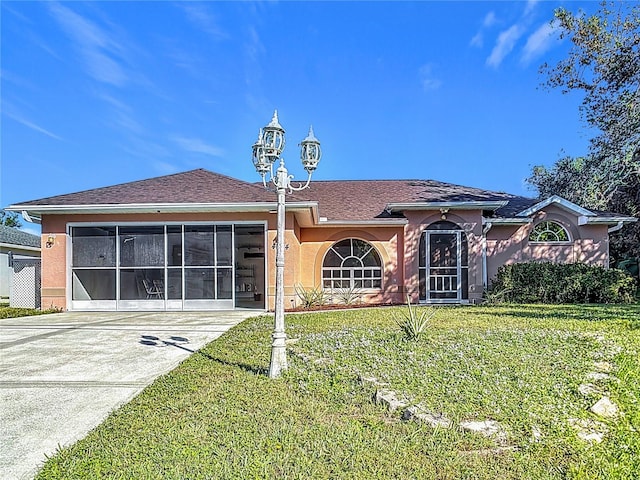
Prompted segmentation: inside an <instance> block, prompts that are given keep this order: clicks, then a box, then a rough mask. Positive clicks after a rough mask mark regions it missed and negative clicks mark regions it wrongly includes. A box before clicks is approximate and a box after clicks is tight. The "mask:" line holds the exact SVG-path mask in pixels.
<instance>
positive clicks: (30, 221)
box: [22, 210, 42, 225]
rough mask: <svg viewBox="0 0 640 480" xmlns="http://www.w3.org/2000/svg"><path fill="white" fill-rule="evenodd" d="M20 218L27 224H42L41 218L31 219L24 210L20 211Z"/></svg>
mask: <svg viewBox="0 0 640 480" xmlns="http://www.w3.org/2000/svg"><path fill="white" fill-rule="evenodd" d="M22 218H24V219H25V220H26V221H27V222H29V223H36V224H38V225H39V224H40V223H42V219H41V218H39V217H32V216H31V215H29V212H27V211H26V210H22Z"/></svg>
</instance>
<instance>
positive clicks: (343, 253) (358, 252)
mask: <svg viewBox="0 0 640 480" xmlns="http://www.w3.org/2000/svg"><path fill="white" fill-rule="evenodd" d="M322 286H323V288H327V289H332V288H381V287H382V262H381V261H380V255H379V254H378V252H377V251H376V249H375V248H373V245H371V244H370V243H368V242H365V241H364V240H359V239H357V238H347V239H346V240H341V241H339V242H337V243H334V244H333V246H332V247H331V248H330V249H329V251H328V252H327V254H326V255H325V257H324V261H323V262H322Z"/></svg>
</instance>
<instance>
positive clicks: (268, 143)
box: [253, 110, 321, 378]
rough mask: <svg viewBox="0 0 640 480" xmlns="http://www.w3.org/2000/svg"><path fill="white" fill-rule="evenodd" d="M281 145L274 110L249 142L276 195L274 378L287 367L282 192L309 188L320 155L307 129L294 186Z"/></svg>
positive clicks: (265, 180) (281, 133)
mask: <svg viewBox="0 0 640 480" xmlns="http://www.w3.org/2000/svg"><path fill="white" fill-rule="evenodd" d="M284 145H285V138H284V129H283V128H282V126H281V125H280V123H279V122H278V111H277V110H276V111H275V112H274V114H273V118H272V119H271V122H270V123H269V124H268V125H267V126H266V127H264V128H261V129H260V134H259V136H258V140H257V141H256V143H254V144H253V164H254V166H255V167H256V171H257V172H258V173H259V174H260V176H261V177H262V184H263V185H264V186H265V188H270V186H269V185H268V184H269V183H270V184H272V185H273V187H271V189H272V190H275V192H276V194H277V195H278V210H277V214H278V215H277V222H278V223H277V234H276V299H275V318H274V331H273V335H272V339H273V343H272V344H271V363H270V365H269V377H270V378H278V377H279V376H280V374H281V373H282V371H283V370H286V369H287V349H286V340H287V334H286V332H285V326H284V265H285V262H284V251H285V249H286V245H285V239H284V232H285V220H286V217H285V213H286V208H285V200H286V194H287V193H291V192H293V191H299V190H304V189H305V188H308V187H309V183H310V182H311V175H312V174H313V171H314V170H315V169H316V167H317V166H318V162H319V161H320V156H321V152H320V142H319V141H318V139H317V138H316V137H315V136H314V135H313V128H310V129H309V134H308V135H307V137H306V138H305V139H304V140H303V141H302V142H301V143H300V147H301V151H300V159H301V161H302V165H303V167H304V169H305V170H306V171H307V174H308V177H307V182H306V183H305V184H301V185H299V186H297V187H294V186H293V185H292V183H291V180H292V179H293V176H292V175H289V172H288V171H287V168H286V167H285V165H284V159H283V158H282V157H281V154H282V151H283V150H284ZM276 160H279V165H278V169H277V170H276V171H275V175H274V171H273V165H274V163H275V161H276Z"/></svg>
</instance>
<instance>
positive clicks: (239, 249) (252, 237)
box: [235, 225, 266, 309]
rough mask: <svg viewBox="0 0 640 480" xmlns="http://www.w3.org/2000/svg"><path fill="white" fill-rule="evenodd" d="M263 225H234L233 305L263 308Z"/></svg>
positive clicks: (264, 279)
mask: <svg viewBox="0 0 640 480" xmlns="http://www.w3.org/2000/svg"><path fill="white" fill-rule="evenodd" d="M264 245H265V231H264V225H236V227H235V306H236V308H255V309H264V308H265V301H266V298H265V296H266V295H265V291H266V289H265V284H266V276H265V251H264Z"/></svg>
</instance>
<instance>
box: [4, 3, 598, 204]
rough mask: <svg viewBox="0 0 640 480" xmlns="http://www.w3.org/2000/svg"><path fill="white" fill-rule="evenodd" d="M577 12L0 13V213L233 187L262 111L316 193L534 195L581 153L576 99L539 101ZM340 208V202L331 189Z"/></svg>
mask: <svg viewBox="0 0 640 480" xmlns="http://www.w3.org/2000/svg"><path fill="white" fill-rule="evenodd" d="M563 5H564V6H566V7H567V8H569V9H571V10H573V11H576V10H577V9H578V8H584V9H586V10H587V11H593V10H595V9H596V8H597V4H596V3H593V2H557V1H539V2H535V1H511V2H509V1H502V2H484V1H472V2H430V1H422V2H286V1H285V2H213V1H211V2H205V1H202V2H86V3H84V2H66V3H57V2H12V1H3V2H2V3H1V5H0V9H1V10H0V11H1V22H2V25H1V27H2V28H1V35H2V37H1V40H2V52H1V53H2V56H1V59H0V62H1V75H2V76H1V88H2V90H1V100H2V104H1V105H2V117H1V121H2V124H1V140H2V144H1V154H2V165H1V166H2V169H1V175H2V178H1V189H2V192H1V198H0V200H1V204H2V207H5V206H7V205H9V204H14V203H19V202H22V201H26V200H33V199H38V198H42V197H46V196H50V195H57V194H63V193H70V192H75V191H80V190H86V189H90V188H95V187H100V186H105V185H112V184H117V183H123V182H128V181H133V180H138V179H143V178H149V177H154V176H158V175H165V174H169V173H175V172H180V171H186V170H191V169H194V168H206V169H209V170H213V171H216V172H220V173H223V174H226V175H230V176H233V177H237V178H240V179H242V180H247V181H257V180H259V177H258V176H257V174H256V173H255V171H254V169H253V165H252V163H251V145H252V143H253V142H254V141H255V140H256V138H257V134H258V129H259V128H260V127H262V126H264V125H265V124H266V123H268V122H269V120H270V119H271V115H272V114H273V110H274V109H275V108H277V109H278V112H279V116H280V122H281V124H282V125H283V127H284V128H285V129H286V131H287V142H288V143H287V148H286V150H285V153H284V158H285V159H286V160H287V165H288V167H289V169H290V172H291V173H293V174H295V175H296V176H297V177H302V176H303V173H304V172H303V171H302V168H301V167H300V166H299V161H298V146H297V145H298V143H299V142H300V140H302V139H303V138H304V137H305V136H306V134H307V131H308V128H309V125H310V124H313V127H314V131H315V134H316V136H317V137H318V138H319V139H320V141H321V142H322V149H323V158H322V161H321V163H320V165H319V167H318V170H317V172H316V174H315V177H316V178H318V179H372V178H420V179H435V180H441V181H445V182H452V183H458V184H462V185H467V186H475V187H480V188H485V189H490V190H497V191H507V192H510V193H515V194H521V195H529V196H532V195H533V194H534V192H532V191H531V190H529V189H528V188H527V186H526V184H525V182H524V179H525V178H526V177H527V176H528V175H529V172H530V171H531V166H532V165H535V164H546V165H550V164H552V163H553V162H555V161H556V160H557V159H558V158H559V157H560V156H563V155H564V154H568V155H573V156H576V155H581V154H584V153H586V150H587V143H588V138H589V132H588V131H587V130H586V127H585V126H584V124H583V123H582V122H581V120H580V118H579V111H578V106H579V103H580V100H581V98H580V97H579V96H575V95H562V94H561V93H560V92H559V91H549V90H546V89H543V88H541V87H540V84H541V82H542V81H543V80H544V77H543V76H542V75H540V74H539V73H538V70H539V67H540V65H541V64H542V63H544V62H549V63H550V64H554V63H555V62H557V60H558V59H560V58H562V57H563V56H565V55H566V52H567V51H568V48H569V44H568V41H567V40H564V41H561V40H560V39H559V38H558V36H557V34H554V33H553V31H552V29H551V28H550V21H551V20H552V18H553V10H554V9H555V8H557V7H559V6H563ZM344 195H345V198H348V192H344Z"/></svg>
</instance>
